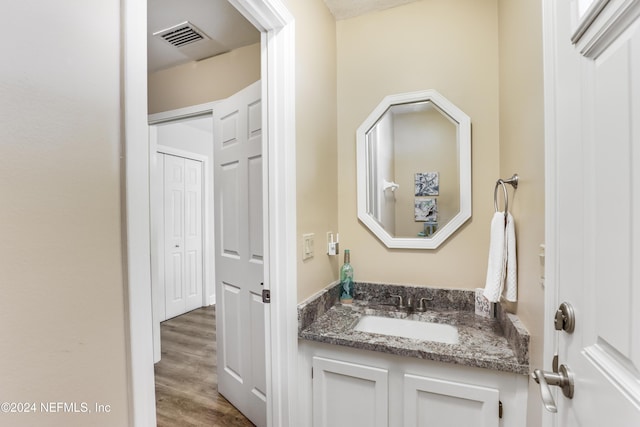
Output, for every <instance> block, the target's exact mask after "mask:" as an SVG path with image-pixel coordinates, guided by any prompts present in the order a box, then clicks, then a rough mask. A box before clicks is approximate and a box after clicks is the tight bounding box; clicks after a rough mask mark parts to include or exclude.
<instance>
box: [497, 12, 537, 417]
mask: <svg viewBox="0 0 640 427" xmlns="http://www.w3.org/2000/svg"><path fill="white" fill-rule="evenodd" d="M499 10H500V175H501V176H503V177H510V176H511V175H512V174H513V173H518V174H519V175H520V183H519V187H518V190H517V192H516V196H515V199H514V200H513V203H512V204H511V205H510V206H512V208H510V210H511V211H512V213H513V216H514V217H515V219H516V233H517V239H518V240H517V245H518V246H517V253H518V269H519V270H518V292H519V294H518V300H519V302H518V304H517V307H516V308H517V314H518V316H519V317H520V318H521V319H522V321H523V322H524V324H525V325H526V326H527V328H528V329H529V332H530V333H531V351H530V356H531V366H534V367H540V366H542V365H543V361H542V350H543V334H544V331H543V324H544V290H543V288H542V286H541V285H540V283H539V277H540V275H541V263H540V258H539V256H538V254H539V253H540V244H541V243H544V117H543V115H544V111H543V108H544V105H543V80H542V25H541V22H542V11H541V2H537V1H528V0H500V2H499ZM510 194H513V193H512V192H511V193H510ZM529 385H530V389H529V408H528V426H530V427H534V426H539V425H541V413H542V412H541V411H542V406H541V404H540V391H539V390H538V387H539V386H538V385H537V384H536V383H535V382H533V381H530V384H529Z"/></svg>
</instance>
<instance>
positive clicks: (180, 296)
mask: <svg viewBox="0 0 640 427" xmlns="http://www.w3.org/2000/svg"><path fill="white" fill-rule="evenodd" d="M162 156H163V158H164V242H165V243H164V257H165V260H164V267H165V275H164V277H165V312H166V318H167V319H170V318H172V317H175V316H179V315H181V314H183V313H186V312H187V311H191V310H193V309H196V308H198V307H202V242H203V236H202V163H201V162H198V161H196V160H191V159H185V158H182V157H177V156H171V155H168V154H163V155H162Z"/></svg>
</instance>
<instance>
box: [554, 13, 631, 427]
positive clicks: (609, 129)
mask: <svg viewBox="0 0 640 427" xmlns="http://www.w3.org/2000/svg"><path fill="white" fill-rule="evenodd" d="M579 3H588V2H584V1H581V2H580V1H578V0H575V1H558V0H549V1H547V2H546V6H548V8H547V10H546V14H545V33H546V34H547V36H548V38H547V40H546V45H545V62H546V75H545V82H546V84H547V87H546V98H547V99H546V109H547V113H548V114H547V125H548V126H549V129H548V132H547V138H548V143H547V146H546V149H547V151H548V156H549V157H548V162H547V179H548V183H549V185H548V186H547V190H548V196H547V227H548V234H547V272H546V277H547V292H548V293H550V297H548V298H547V307H546V312H547V317H548V319H547V321H549V320H551V319H550V318H551V317H553V316H554V312H555V310H556V308H557V307H558V305H559V304H560V303H562V302H568V303H570V304H571V305H572V306H573V308H574V311H575V330H574V331H573V332H571V333H569V332H567V331H565V330H560V331H555V329H554V328H552V327H551V325H548V327H547V328H546V337H545V343H546V345H545V349H546V350H545V355H546V357H547V358H549V359H551V358H552V356H553V352H552V351H550V350H552V349H553V350H555V351H556V352H557V354H558V358H559V363H560V364H563V365H565V366H566V367H568V368H569V370H570V371H571V373H572V374H573V376H574V395H573V398H571V399H570V398H568V397H565V396H564V394H563V393H561V392H559V389H558V388H556V387H552V389H553V391H554V394H555V396H554V398H555V402H556V403H557V407H558V412H557V415H554V416H549V417H547V418H546V420H547V422H546V424H547V425H557V426H562V427H570V426H583V427H589V426H594V427H595V426H606V425H609V426H616V427H618V426H638V425H640V292H639V291H638V290H639V289H640V288H639V285H640V258H639V254H640V226H639V225H638V224H640V173H639V172H638V171H640V22H639V21H638V16H639V15H640V2H638V1H633V2H624V1H617V0H610V1H609V2H608V3H607V2H602V1H595V2H592V3H593V4H594V7H596V6H603V5H604V9H603V10H602V11H600V12H599V14H595V13H594V14H593V16H594V17H595V19H589V16H590V14H589V13H588V12H586V13H585V12H584V10H585V8H584V7H582V8H581V7H580V4H579ZM594 10H595V9H594ZM580 23H584V24H585V25H584V26H583V29H584V30H585V31H584V32H583V34H582V36H580V35H579V33H575V30H576V28H579V25H580ZM574 34H578V35H576V36H575V37H574V41H575V42H576V43H575V44H574V43H572V40H571V38H572V36H573V35H574ZM559 326H560V325H559Z"/></svg>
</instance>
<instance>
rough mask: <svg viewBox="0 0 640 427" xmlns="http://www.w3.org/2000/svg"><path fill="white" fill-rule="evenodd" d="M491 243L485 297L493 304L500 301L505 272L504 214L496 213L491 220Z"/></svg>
mask: <svg viewBox="0 0 640 427" xmlns="http://www.w3.org/2000/svg"><path fill="white" fill-rule="evenodd" d="M490 238H491V241H490V244H489V262H488V265H487V280H486V283H485V286H484V297H485V298H486V299H488V300H489V301H491V302H498V301H500V295H502V287H503V284H504V270H505V261H506V257H505V252H506V251H505V249H506V247H505V224H504V212H496V213H495V214H494V215H493V219H491V236H490Z"/></svg>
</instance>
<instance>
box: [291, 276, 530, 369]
mask: <svg viewBox="0 0 640 427" xmlns="http://www.w3.org/2000/svg"><path fill="white" fill-rule="evenodd" d="M392 294H401V295H404V296H405V298H408V297H412V299H414V300H416V301H417V300H418V299H419V298H420V297H428V298H429V299H430V301H429V303H428V304H427V311H426V312H412V313H410V314H409V313H408V312H407V311H406V310H405V311H403V310H398V309H397V308H395V307H393V306H392V305H390V304H389V302H390V301H391V300H392V298H391V297H390V296H391V295H392ZM473 307H474V292H473V291H470V290H449V289H437V288H424V287H413V286H396V285H381V284H365V283H357V284H356V295H355V300H354V303H353V304H350V305H346V304H345V305H343V304H340V303H339V302H338V299H337V294H336V291H335V289H334V288H329V289H327V290H326V291H325V292H323V293H320V294H319V295H316V296H315V298H312V299H311V300H309V301H307V302H305V303H303V304H301V305H300V306H299V309H298V320H299V330H298V332H299V337H300V338H302V339H306V340H310V341H317V342H322V343H327V344H335V345H343V346H347V347H353V348H359V349H363V350H371V351H379V352H383V353H389V354H395V355H399V356H406V357H416V358H420V359H427V360H434V361H439V362H445V363H454V364H459V365H464V366H472V367H478V368H486V369H493V370H497V371H504V372H513V373H517V374H524V375H527V374H528V372H529V352H528V347H529V334H528V332H527V330H526V329H525V328H524V326H523V325H522V324H521V323H520V320H519V319H518V318H517V316H515V315H513V314H510V313H506V312H505V311H504V310H503V309H502V307H501V306H500V305H498V306H497V313H496V314H497V316H496V317H495V318H486V317H481V316H478V315H476V314H475V312H474V309H473ZM363 315H376V316H386V317H398V318H404V317H407V316H408V315H409V316H411V317H413V318H415V319H416V320H424V321H428V322H432V323H445V324H450V325H454V326H456V327H457V328H458V343H457V344H444V343H440V342H435V341H423V340H416V339H410V338H403V337H398V336H390V335H382V334H376V333H367V332H361V331H356V330H354V328H355V326H356V324H357V323H358V321H359V319H360V318H361V317H362V316H363Z"/></svg>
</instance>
